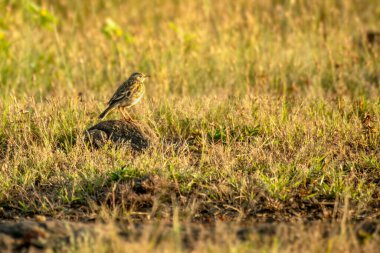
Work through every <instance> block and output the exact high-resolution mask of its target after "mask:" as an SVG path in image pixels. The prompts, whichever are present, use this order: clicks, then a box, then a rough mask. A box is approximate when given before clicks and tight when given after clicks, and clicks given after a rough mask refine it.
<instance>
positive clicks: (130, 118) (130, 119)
mask: <svg viewBox="0 0 380 253" xmlns="http://www.w3.org/2000/svg"><path fill="white" fill-rule="evenodd" d="M122 110H124V112H125V113H126V114H127V115H128V118H129V121H131V122H134V120H133V119H132V117H131V115H130V114H129V113H128V111H127V110H125V108H123V109H122Z"/></svg>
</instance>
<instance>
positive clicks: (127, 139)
mask: <svg viewBox="0 0 380 253" xmlns="http://www.w3.org/2000/svg"><path fill="white" fill-rule="evenodd" d="M84 135H85V136H84V137H85V142H86V143H88V144H90V145H92V146H93V147H95V148H100V147H103V146H104V145H105V144H107V143H108V142H111V143H113V144H114V145H116V146H117V147H120V146H127V147H128V146H129V147H131V148H132V149H133V150H135V151H143V150H145V149H146V148H148V147H149V146H150V145H151V143H152V140H153V139H154V138H155V137H154V134H153V132H152V130H150V129H149V127H147V126H144V125H142V124H138V123H134V122H128V121H123V120H107V121H102V122H100V123H98V124H96V125H94V126H92V127H90V128H89V129H87V130H86V131H85V132H84Z"/></svg>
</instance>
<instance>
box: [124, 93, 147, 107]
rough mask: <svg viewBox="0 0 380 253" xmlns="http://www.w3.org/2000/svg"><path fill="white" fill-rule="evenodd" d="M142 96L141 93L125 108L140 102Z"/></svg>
mask: <svg viewBox="0 0 380 253" xmlns="http://www.w3.org/2000/svg"><path fill="white" fill-rule="evenodd" d="M143 96H144V93H142V94H141V95H140V96H139V97H138V98H136V99H135V100H134V101H132V103H131V104H129V105H127V107H132V106H134V105H135V104H137V103H138V102H140V100H141V99H142V97H143Z"/></svg>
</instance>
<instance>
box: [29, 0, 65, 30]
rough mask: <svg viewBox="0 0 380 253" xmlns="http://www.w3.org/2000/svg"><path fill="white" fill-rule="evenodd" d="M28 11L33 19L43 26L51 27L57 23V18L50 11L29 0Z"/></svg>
mask: <svg viewBox="0 0 380 253" xmlns="http://www.w3.org/2000/svg"><path fill="white" fill-rule="evenodd" d="M28 11H29V13H30V14H31V15H32V18H33V20H34V21H35V22H36V23H37V24H38V25H39V26H41V27H43V28H48V29H52V28H54V26H55V25H56V24H57V23H58V18H57V17H56V16H55V15H54V14H53V13H52V12H50V11H49V10H47V9H46V8H43V7H40V6H38V5H37V4H35V3H33V2H29V4H28Z"/></svg>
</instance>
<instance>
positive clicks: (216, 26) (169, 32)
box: [0, 0, 380, 101]
mask: <svg viewBox="0 0 380 253" xmlns="http://www.w3.org/2000/svg"><path fill="white" fill-rule="evenodd" d="M379 25H380V2H379V1H377V0H349V1H348V0H340V1H339V0H337V1H306V0H271V1H267V0H255V1H246V0H237V1H229V0H221V1H211V0H195V1H178V0H138V1H137V0H131V1H121V0H110V1H101V0H91V1H76V0H55V1H29V0H22V1H18V0H1V1H0V89H1V93H0V97H1V98H2V99H3V100H4V99H7V97H9V95H10V94H11V95H12V96H13V97H16V98H20V97H25V96H34V97H35V98H36V99H37V100H38V99H41V98H46V97H57V96H58V97H63V95H67V96H68V97H73V96H77V95H78V94H79V95H80V96H83V97H87V98H91V99H96V100H99V101H104V100H105V99H107V98H108V96H110V93H112V92H113V90H114V89H115V88H116V86H117V84H118V83H119V82H121V81H123V80H124V79H126V78H127V77H128V76H129V75H130V74H131V73H132V72H134V71H142V72H146V73H148V74H150V75H152V76H153V77H152V80H151V81H150V82H149V84H148V85H147V89H148V97H150V98H152V99H154V98H157V99H159V98H161V97H162V96H165V97H171V96H177V97H184V96H200V97H202V96H210V95H217V96H218V95H220V94H223V95H226V96H244V95H245V94H253V95H258V96H261V95H268V96H287V97H290V96H306V97H314V98H318V97H319V98H320V97H332V98H334V97H336V96H339V97H345V98H348V99H349V100H351V99H357V98H363V99H371V98H375V99H376V98H378V96H379V95H380V90H379V77H380V67H379V62H380V61H379V50H378V47H377V44H379V38H378V37H379V34H378V33H377V30H379Z"/></svg>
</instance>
